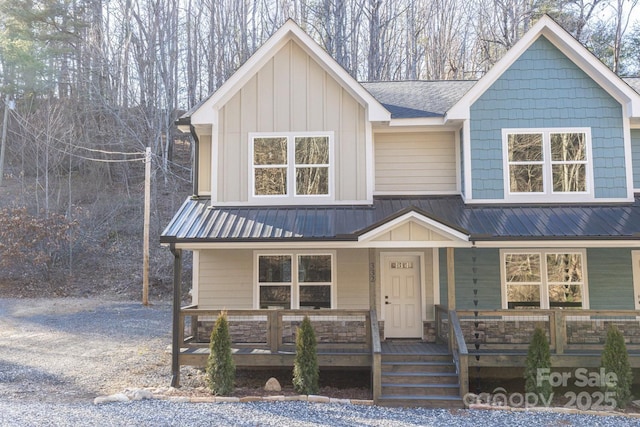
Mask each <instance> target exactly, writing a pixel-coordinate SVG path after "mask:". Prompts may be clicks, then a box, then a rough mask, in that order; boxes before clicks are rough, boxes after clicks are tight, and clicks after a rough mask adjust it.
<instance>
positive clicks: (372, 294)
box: [369, 248, 384, 339]
mask: <svg viewBox="0 0 640 427" xmlns="http://www.w3.org/2000/svg"><path fill="white" fill-rule="evenodd" d="M377 301H378V296H377V292H376V250H375V249H373V248H369V309H370V310H373V311H375V312H376V323H377V322H378V320H377V309H376V307H377V305H378V304H377ZM383 309H384V307H382V308H381V310H383ZM376 326H378V325H376ZM376 330H378V328H377V327H376ZM372 332H373V330H372ZM378 335H379V333H378ZM378 339H379V338H378Z"/></svg>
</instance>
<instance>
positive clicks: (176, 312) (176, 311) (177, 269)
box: [170, 243, 182, 387]
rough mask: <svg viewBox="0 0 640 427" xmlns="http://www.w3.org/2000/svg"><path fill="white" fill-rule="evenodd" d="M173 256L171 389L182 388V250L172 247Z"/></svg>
mask: <svg viewBox="0 0 640 427" xmlns="http://www.w3.org/2000/svg"><path fill="white" fill-rule="evenodd" d="M170 249H171V253H172V254H173V337H172V338H173V339H172V345H171V387H179V386H180V361H179V359H178V357H179V355H180V344H181V343H180V335H181V334H180V305H181V302H182V249H177V248H176V245H175V243H171V245H170Z"/></svg>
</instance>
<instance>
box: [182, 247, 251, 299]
mask: <svg viewBox="0 0 640 427" xmlns="http://www.w3.org/2000/svg"><path fill="white" fill-rule="evenodd" d="M199 252H200V256H199V265H198V268H197V271H195V272H194V274H198V307H199V308H207V309H216V310H222V309H228V310H250V309H252V308H253V251H252V250H233V251H230V250H213V249H210V250H201V251H199Z"/></svg>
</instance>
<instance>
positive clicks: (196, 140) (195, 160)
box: [189, 124, 200, 196]
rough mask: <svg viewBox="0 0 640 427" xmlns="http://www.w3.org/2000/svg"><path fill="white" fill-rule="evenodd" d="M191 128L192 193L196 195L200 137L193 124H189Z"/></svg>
mask: <svg viewBox="0 0 640 427" xmlns="http://www.w3.org/2000/svg"><path fill="white" fill-rule="evenodd" d="M189 129H190V130H191V136H192V137H193V141H194V146H195V152H194V153H193V195H194V196H197V195H198V194H199V192H198V190H199V189H198V175H200V165H199V163H200V139H199V138H198V134H197V133H196V128H195V127H194V126H193V125H191V124H190V125H189Z"/></svg>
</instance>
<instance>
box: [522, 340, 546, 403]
mask: <svg viewBox="0 0 640 427" xmlns="http://www.w3.org/2000/svg"><path fill="white" fill-rule="evenodd" d="M545 368H546V369H549V370H550V369H551V350H549V341H548V340H547V335H546V334H545V332H544V330H542V329H541V328H536V330H535V332H534V333H533V338H532V339H531V343H530V344H529V349H528V351H527V365H526V368H525V371H524V379H525V383H524V388H525V391H526V392H527V393H535V394H536V395H537V396H541V398H542V399H543V400H544V401H546V402H548V401H549V398H550V396H551V393H552V387H551V383H550V382H549V381H546V380H544V381H540V382H539V383H538V369H545Z"/></svg>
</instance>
